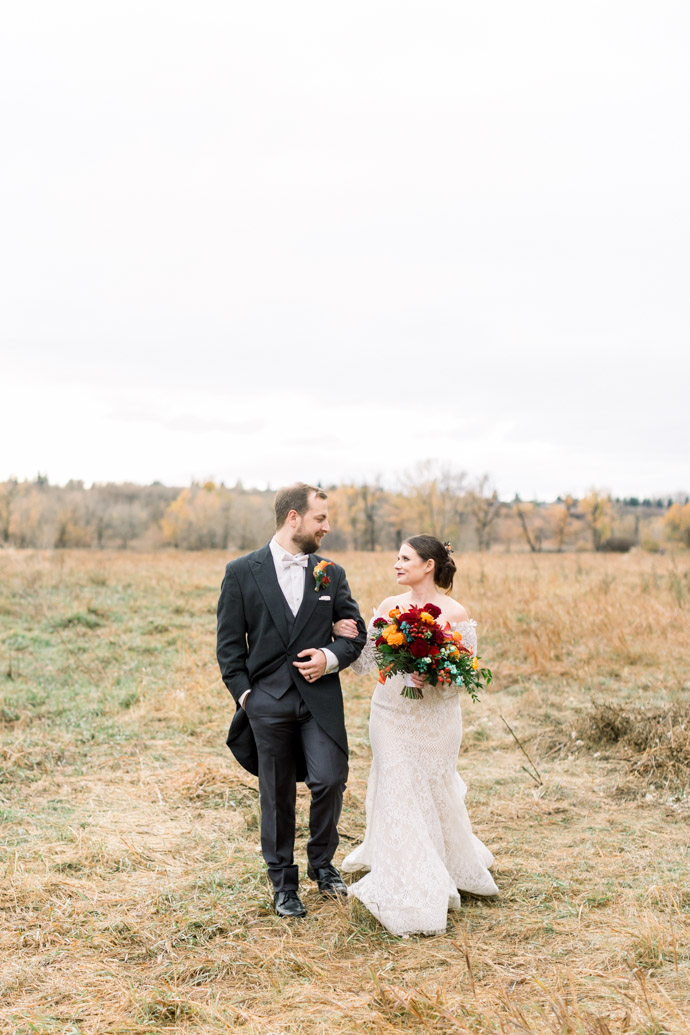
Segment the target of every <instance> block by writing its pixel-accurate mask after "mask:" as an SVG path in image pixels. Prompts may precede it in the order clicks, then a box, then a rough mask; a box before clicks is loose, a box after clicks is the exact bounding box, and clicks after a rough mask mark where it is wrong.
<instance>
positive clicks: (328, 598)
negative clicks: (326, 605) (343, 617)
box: [319, 597, 331, 601]
mask: <svg viewBox="0 0 690 1035" xmlns="http://www.w3.org/2000/svg"><path fill="white" fill-rule="evenodd" d="M330 599H331V598H330V597H319V601H321V600H330Z"/></svg>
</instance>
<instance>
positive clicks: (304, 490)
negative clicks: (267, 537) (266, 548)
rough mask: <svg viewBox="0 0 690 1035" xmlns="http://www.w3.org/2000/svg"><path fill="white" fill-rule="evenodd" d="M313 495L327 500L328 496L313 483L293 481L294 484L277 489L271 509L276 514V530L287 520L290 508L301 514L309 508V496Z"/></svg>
mask: <svg viewBox="0 0 690 1035" xmlns="http://www.w3.org/2000/svg"><path fill="white" fill-rule="evenodd" d="M312 494H313V495H314V496H315V497H316V498H317V499H319V500H327V499H328V496H327V495H326V493H325V492H324V491H323V489H319V488H318V487H317V486H315V485H307V484H306V483H305V482H295V484H294V485H287V486H286V487H285V488H284V489H278V491H277V493H276V498H275V500H274V502H273V509H274V510H275V515H276V531H278V530H279V529H281V528H282V527H283V525H284V524H285V522H286V521H287V516H288V514H289V513H290V511H291V510H296V511H297V513H298V514H299V515H300V516H301V515H302V514H306V513H307V511H308V510H309V497H310V496H311V495H312Z"/></svg>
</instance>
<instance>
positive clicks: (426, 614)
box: [419, 611, 434, 625]
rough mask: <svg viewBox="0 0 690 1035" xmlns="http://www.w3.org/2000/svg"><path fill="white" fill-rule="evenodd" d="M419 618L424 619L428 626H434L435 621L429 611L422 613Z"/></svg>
mask: <svg viewBox="0 0 690 1035" xmlns="http://www.w3.org/2000/svg"><path fill="white" fill-rule="evenodd" d="M419 617H420V618H421V619H422V621H423V622H426V624H427V625H433V624H434V619H433V618H432V617H431V615H430V614H429V612H428V611H422V613H421V614H420V616H419Z"/></svg>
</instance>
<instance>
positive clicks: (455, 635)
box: [453, 632, 462, 643]
mask: <svg viewBox="0 0 690 1035" xmlns="http://www.w3.org/2000/svg"><path fill="white" fill-rule="evenodd" d="M453 639H454V640H455V642H456V643H462V634H461V633H459V632H454V633H453Z"/></svg>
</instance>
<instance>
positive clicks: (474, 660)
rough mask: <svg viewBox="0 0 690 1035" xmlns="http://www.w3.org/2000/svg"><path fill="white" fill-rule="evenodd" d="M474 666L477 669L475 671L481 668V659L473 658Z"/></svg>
mask: <svg viewBox="0 0 690 1035" xmlns="http://www.w3.org/2000/svg"><path fill="white" fill-rule="evenodd" d="M472 668H473V669H475V671H476V670H477V669H478V668H479V661H478V660H477V659H476V658H472Z"/></svg>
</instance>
